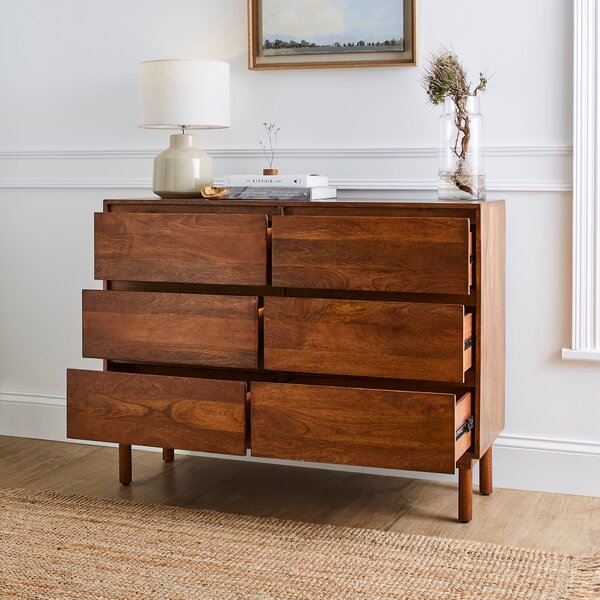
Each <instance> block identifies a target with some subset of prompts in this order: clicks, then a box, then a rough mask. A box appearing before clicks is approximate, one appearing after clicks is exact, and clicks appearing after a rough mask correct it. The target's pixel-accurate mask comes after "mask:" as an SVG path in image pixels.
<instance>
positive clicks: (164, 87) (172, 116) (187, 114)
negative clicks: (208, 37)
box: [138, 60, 230, 198]
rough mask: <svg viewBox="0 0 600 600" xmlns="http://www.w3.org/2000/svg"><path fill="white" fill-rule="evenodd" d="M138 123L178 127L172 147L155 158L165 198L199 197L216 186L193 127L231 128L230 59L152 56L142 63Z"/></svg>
mask: <svg viewBox="0 0 600 600" xmlns="http://www.w3.org/2000/svg"><path fill="white" fill-rule="evenodd" d="M138 99H139V111H138V126H139V127H143V128H146V129H176V130H181V133H178V134H174V135H171V145H170V147H169V148H168V149H167V150H165V151H163V152H161V153H160V154H159V155H158V156H157V157H156V158H155V159H154V177H153V183H152V189H153V191H154V193H155V194H157V195H158V196H160V197H161V198H200V197H201V193H200V190H201V189H202V188H203V187H204V186H208V185H212V182H213V167H212V158H211V157H210V156H208V154H206V152H204V150H202V149H201V148H200V147H199V146H198V144H197V138H196V136H193V135H191V134H189V133H188V130H190V129H221V128H224V127H229V124H230V108H229V63H226V62H222V61H218V60H150V61H145V62H142V63H140V64H139V66H138Z"/></svg>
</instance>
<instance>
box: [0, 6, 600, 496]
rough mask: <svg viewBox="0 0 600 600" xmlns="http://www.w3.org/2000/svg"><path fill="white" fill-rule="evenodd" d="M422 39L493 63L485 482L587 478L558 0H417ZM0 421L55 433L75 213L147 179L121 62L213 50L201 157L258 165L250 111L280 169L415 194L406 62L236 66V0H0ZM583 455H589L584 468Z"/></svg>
mask: <svg viewBox="0 0 600 600" xmlns="http://www.w3.org/2000/svg"><path fill="white" fill-rule="evenodd" d="M419 9H420V10H419V26H418V37H419V46H420V49H419V50H420V55H421V57H424V56H426V55H427V54H428V53H429V52H430V51H431V50H433V49H435V48H437V47H438V46H439V45H440V44H446V45H451V46H452V47H453V48H454V49H455V50H456V51H457V52H458V53H459V54H460V55H461V56H462V57H463V59H464V62H465V64H466V66H467V67H468V68H469V70H470V71H471V72H472V73H473V77H474V78H475V77H476V76H477V73H478V71H479V69H481V68H486V69H487V70H488V71H489V72H490V73H491V74H492V81H491V89H490V91H489V92H488V93H487V94H486V97H485V102H484V111H485V114H486V119H487V121H486V126H487V136H486V137H487V155H488V158H487V161H488V173H489V180H490V189H491V193H490V195H491V196H492V197H505V198H506V199H507V213H508V239H507V250H508V256H507V261H508V264H507V271H508V281H507V288H508V289H507V294H508V297H507V347H508V356H507V427H506V431H505V433H504V435H503V436H502V437H501V439H500V440H499V441H498V443H497V451H496V459H497V482H498V483H499V484H500V485H505V486H508V487H520V488H530V489H547V490H561V491H566V492H571V493H587V494H596V495H600V477H598V474H599V473H600V367H599V366H598V364H597V363H596V364H585V363H571V362H569V363H567V362H563V361H561V359H560V349H561V348H562V347H563V346H568V345H569V339H570V256H571V250H570V244H571V239H570V226H571V194H570V192H569V190H570V182H571V174H570V161H571V158H570V146H571V114H572V107H571V63H572V49H571V45H572V32H571V28H572V3H571V2H570V1H569V0H528V1H527V2H522V1H521V0H506V1H505V2H497V1H496V0H452V2H448V1H447V0H420V1H419ZM0 11H1V13H0V433H6V434H9V435H30V436H39V437H48V438H53V439H63V438H64V394H65V389H64V371H65V368H66V367H67V366H70V367H86V366H87V367H92V368H93V367H97V366H98V364H99V362H98V361H91V360H83V359H82V358H81V334H80V290H81V288H83V287H98V286H99V284H98V282H94V281H93V279H92V216H91V215H92V213H93V211H95V210H100V209H101V200H102V198H104V197H134V196H140V195H146V196H147V195H149V191H148V189H147V188H148V186H149V181H150V177H151V169H152V156H153V154H154V153H155V151H156V150H157V149H159V148H162V147H164V146H165V145H166V143H167V136H166V134H165V133H161V132H153V131H147V130H138V129H137V128H136V126H135V123H136V114H135V110H136V98H135V84H136V65H137V63H138V62H139V61H141V60H146V59H152V58H169V57H173V58H179V57H192V58H205V57H206V58H217V59H225V60H228V61H230V62H231V64H232V92H233V102H232V127H231V129H229V130H222V131H213V132H207V133H206V134H203V138H204V143H205V145H206V146H207V147H208V148H210V149H212V150H213V155H214V156H215V159H216V165H215V168H216V174H217V177H220V176H222V175H223V174H224V173H225V172H242V171H247V172H250V171H253V170H255V169H258V168H261V167H262V166H263V165H262V162H261V159H260V151H259V149H258V141H259V139H261V136H262V131H261V123H262V122H263V121H271V122H276V123H277V124H278V125H280V127H281V134H280V143H281V146H282V158H281V160H280V164H279V167H280V168H281V169H282V170H284V171H291V170H294V171H301V172H316V171H317V172H324V173H327V174H329V175H330V177H331V178H332V179H333V180H334V181H335V182H336V183H337V184H338V185H340V187H342V188H343V189H344V194H345V195H347V196H349V197H358V196H362V197H378V196H379V197H381V196H397V197H433V196H434V191H433V190H434V186H435V144H436V119H437V110H433V109H431V108H430V107H429V106H428V105H427V104H426V101H425V94H424V92H423V90H422V89H421V88H420V87H419V83H418V81H419V76H420V73H419V69H418V68H406V67H405V68H372V69H336V70H330V69H323V70H300V71H279V72H277V71H276V72H254V71H248V70H247V67H246V64H247V50H246V40H247V21H246V1H245V0H171V1H170V2H164V1H158V0H120V1H117V0H103V2H97V1H95V0H94V1H93V0H53V1H52V2H48V1H47V0H2V4H1V7H0ZM592 472H593V474H592Z"/></svg>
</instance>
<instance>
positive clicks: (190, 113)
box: [138, 60, 231, 129]
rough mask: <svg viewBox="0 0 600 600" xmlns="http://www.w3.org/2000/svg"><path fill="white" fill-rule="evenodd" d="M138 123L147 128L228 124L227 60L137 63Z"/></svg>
mask: <svg viewBox="0 0 600 600" xmlns="http://www.w3.org/2000/svg"><path fill="white" fill-rule="evenodd" d="M138 101H139V105H138V108H139V110H138V126H139V127H145V128H149V129H180V128H181V127H182V126H183V125H185V126H186V127H187V128H189V129H220V128H223V127H229V125H230V121H231V117H230V107H229V63H226V62H223V61H220V60H150V61H146V62H142V63H140V64H139V65H138Z"/></svg>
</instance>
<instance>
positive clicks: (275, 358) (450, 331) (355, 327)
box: [264, 297, 472, 382]
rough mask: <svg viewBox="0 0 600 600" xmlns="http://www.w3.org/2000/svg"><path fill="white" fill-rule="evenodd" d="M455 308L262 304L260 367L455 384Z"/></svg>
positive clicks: (465, 322) (458, 377) (460, 328)
mask: <svg viewBox="0 0 600 600" xmlns="http://www.w3.org/2000/svg"><path fill="white" fill-rule="evenodd" d="M470 324H471V315H470V314H469V315H466V316H465V314H464V307H463V306H462V305H446V304H426V303H408V302H369V301H362V300H325V299H316V298H274V297H273V298H265V306H264V353H265V369H269V370H274V371H295V372H303V373H328V374H334V375H360V376H365V377H390V378H395V379H418V380H425V381H446V382H463V381H464V373H465V371H466V370H467V369H468V368H469V367H470V366H471V352H472V349H471V348H468V349H467V350H465V340H467V339H468V337H469V335H470V330H469V328H470Z"/></svg>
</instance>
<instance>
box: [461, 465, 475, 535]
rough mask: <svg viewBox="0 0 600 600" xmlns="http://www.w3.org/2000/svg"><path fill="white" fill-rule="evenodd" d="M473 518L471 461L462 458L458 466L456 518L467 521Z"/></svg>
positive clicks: (462, 521)
mask: <svg viewBox="0 0 600 600" xmlns="http://www.w3.org/2000/svg"><path fill="white" fill-rule="evenodd" d="M472 518H473V461H471V460H470V459H467V460H463V461H461V462H460V463H459V466H458V520H459V521H460V522H461V523H468V522H469V521H471V519H472Z"/></svg>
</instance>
